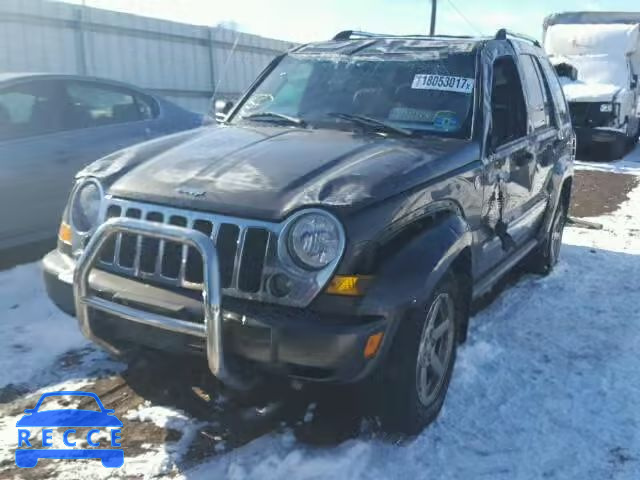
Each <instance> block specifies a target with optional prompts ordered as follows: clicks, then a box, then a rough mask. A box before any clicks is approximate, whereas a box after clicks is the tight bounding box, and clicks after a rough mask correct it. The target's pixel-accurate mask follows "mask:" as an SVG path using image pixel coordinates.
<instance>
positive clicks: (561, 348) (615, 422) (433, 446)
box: [185, 188, 640, 480]
mask: <svg viewBox="0 0 640 480" xmlns="http://www.w3.org/2000/svg"><path fill="white" fill-rule="evenodd" d="M638 209H640V188H636V189H635V190H634V191H633V192H632V195H631V197H630V199H629V201H627V202H625V203H624V204H623V206H622V208H621V209H620V210H619V211H617V212H616V213H614V214H612V215H608V216H604V217H600V218H598V221H599V222H601V223H603V224H604V230H602V231H593V230H584V229H576V228H569V229H567V231H566V237H565V245H564V247H563V251H562V260H561V262H560V264H559V265H558V267H557V269H556V270H555V271H554V272H553V273H552V274H551V275H549V276H548V277H546V278H541V277H537V276H528V277H526V278H524V279H523V280H521V281H520V282H519V283H518V284H517V285H515V286H514V287H512V288H510V289H509V290H508V291H507V292H505V293H503V294H502V295H501V296H500V298H499V299H498V300H497V301H496V302H494V304H492V305H491V306H490V307H489V308H487V309H485V310H484V311H482V312H481V313H479V314H478V315H476V316H475V317H474V318H473V323H472V331H471V334H470V338H469V341H468V343H467V344H466V345H465V346H463V347H462V348H461V351H460V356H459V359H458V363H457V365H456V370H455V373H454V377H453V380H452V383H451V387H450V389H449V394H448V397H447V399H446V401H445V405H444V409H443V412H442V414H441V416H440V418H439V419H438V421H437V422H436V423H435V424H434V425H432V426H431V427H430V428H428V429H427V430H425V431H424V432H423V433H422V434H421V435H419V436H418V437H417V438H415V439H414V440H412V441H410V442H408V443H406V444H403V445H400V446H398V445H394V444H391V443H388V442H384V441H381V440H376V439H368V438H361V439H356V440H351V441H347V442H345V443H343V444H342V445H340V446H337V447H334V448H325V449H317V448H311V447H305V446H303V445H300V444H298V443H296V442H295V441H294V440H293V438H292V436H291V435H290V434H282V435H269V436H265V437H262V438H259V439H257V440H255V441H254V442H252V443H250V444H248V445H246V446H245V447H242V448H240V449H237V450H235V451H232V452H230V453H228V454H226V455H224V456H221V457H218V458H215V459H213V460H211V461H209V462H207V463H205V464H203V465H200V466H199V467H197V468H195V469H193V470H191V471H189V472H186V474H185V478H189V479H211V478H230V479H244V478H255V479H260V480H266V479H280V478H287V477H290V478H299V479H304V478H308V479H312V478H371V479H377V478H438V479H476V478H489V479H492V480H500V479H504V480H517V479H540V478H557V479H586V478H589V479H608V478H615V479H618V480H637V479H638V478H640V361H639V360H638V345H640V305H639V303H638V300H639V299H640V216H638V214H637V212H638Z"/></svg>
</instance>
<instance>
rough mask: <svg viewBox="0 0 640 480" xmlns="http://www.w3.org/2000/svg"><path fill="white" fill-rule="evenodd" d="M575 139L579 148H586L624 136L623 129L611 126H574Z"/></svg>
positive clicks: (611, 141)
mask: <svg viewBox="0 0 640 480" xmlns="http://www.w3.org/2000/svg"><path fill="white" fill-rule="evenodd" d="M574 130H575V132H576V139H577V141H578V147H579V148H581V149H582V148H588V147H591V146H594V145H599V144H600V145H601V144H603V143H604V144H607V143H613V142H615V141H617V140H618V139H624V138H625V136H626V135H625V131H624V130H622V129H620V130H616V129H613V128H589V127H575V129H574Z"/></svg>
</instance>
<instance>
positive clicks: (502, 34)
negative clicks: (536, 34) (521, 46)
mask: <svg viewBox="0 0 640 480" xmlns="http://www.w3.org/2000/svg"><path fill="white" fill-rule="evenodd" d="M508 37H511V38H517V39H519V40H525V41H527V42H531V43H533V44H534V45H535V46H536V47H541V45H540V42H539V41H538V40H536V39H535V38H533V37H530V36H528V35H524V34H522V33H516V32H512V31H511V30H507V29H506V28H501V29H500V30H498V32H497V33H496V40H506V39H507V38H508Z"/></svg>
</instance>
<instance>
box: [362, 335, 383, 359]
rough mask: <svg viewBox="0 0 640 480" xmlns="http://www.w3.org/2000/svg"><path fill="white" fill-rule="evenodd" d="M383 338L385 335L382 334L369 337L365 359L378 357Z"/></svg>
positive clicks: (365, 348) (365, 349)
mask: <svg viewBox="0 0 640 480" xmlns="http://www.w3.org/2000/svg"><path fill="white" fill-rule="evenodd" d="M383 336H384V334H383V333H382V332H378V333H374V334H373V335H370V336H369V338H368V339H367V344H366V345H365V346H364V358H366V359H367V360H368V359H370V358H373V357H375V356H376V353H378V349H379V348H380V345H381V344H382V337H383Z"/></svg>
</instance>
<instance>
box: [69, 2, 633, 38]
mask: <svg viewBox="0 0 640 480" xmlns="http://www.w3.org/2000/svg"><path fill="white" fill-rule="evenodd" d="M69 1H71V2H72V3H85V4H86V5H88V6H95V7H99V8H106V9H111V10H118V11H122V12H129V13H135V14H138V15H145V16H151V17H157V18H164V19H169V20H174V21H178V22H185V23H192V24H197V25H217V24H219V23H222V22H233V23H234V24H236V25H237V27H238V29H239V30H241V31H244V32H249V33H255V34H258V35H263V36H266V37H273V38H279V39H283V40H291V41H296V42H307V41H313V40H322V39H326V38H329V37H331V36H333V35H334V34H335V33H336V32H338V31H340V30H346V29H359V30H366V31H372V32H385V33H406V34H411V33H425V32H426V31H427V29H428V25H429V15H430V8H431V1H430V0H315V1H312V2H311V1H307V0H84V2H83V0H69ZM572 10H616V11H634V10H635V11H640V0H438V24H437V33H441V34H478V33H482V34H485V35H487V34H493V33H495V31H496V30H498V29H499V28H501V27H508V28H510V29H512V30H516V31H519V32H522V33H527V34H529V35H532V36H535V37H538V38H539V37H540V36H541V34H542V20H543V18H544V17H545V16H546V15H549V14H550V13H555V12H559V11H572Z"/></svg>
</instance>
